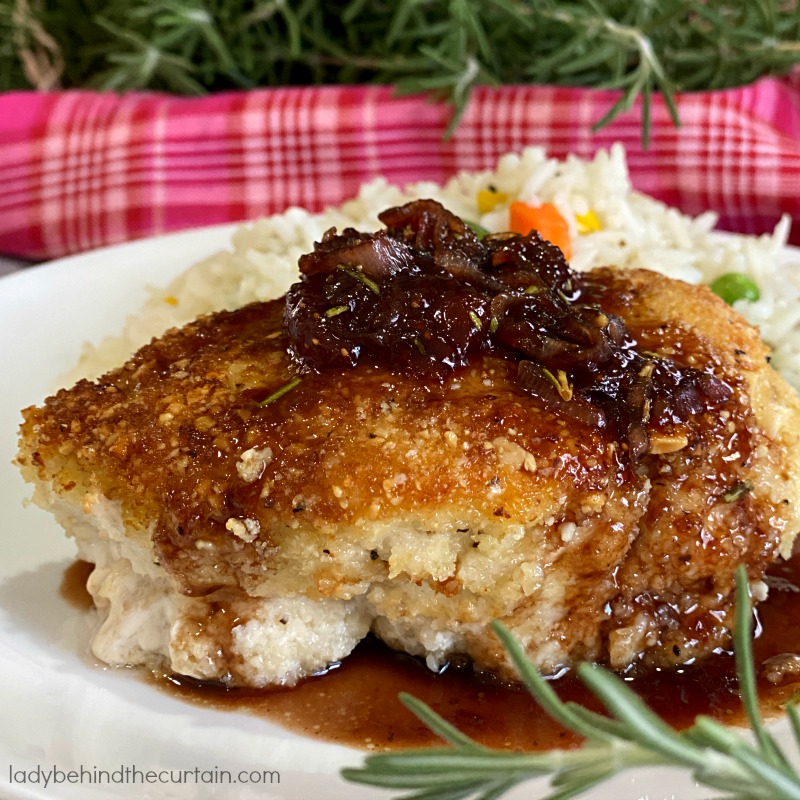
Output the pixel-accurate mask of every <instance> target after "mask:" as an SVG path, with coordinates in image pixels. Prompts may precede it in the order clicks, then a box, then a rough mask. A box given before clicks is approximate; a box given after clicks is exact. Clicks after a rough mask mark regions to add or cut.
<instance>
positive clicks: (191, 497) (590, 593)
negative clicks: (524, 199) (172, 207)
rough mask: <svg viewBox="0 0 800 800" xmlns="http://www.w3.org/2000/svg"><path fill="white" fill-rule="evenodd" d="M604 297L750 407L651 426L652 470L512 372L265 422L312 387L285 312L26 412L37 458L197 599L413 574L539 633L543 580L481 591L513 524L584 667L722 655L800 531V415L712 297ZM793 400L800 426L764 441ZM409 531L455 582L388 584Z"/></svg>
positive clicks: (298, 410) (612, 278) (322, 402)
mask: <svg viewBox="0 0 800 800" xmlns="http://www.w3.org/2000/svg"><path fill="white" fill-rule="evenodd" d="M593 280H595V281H597V282H598V283H600V284H602V285H603V286H604V287H607V291H606V292H604V300H603V304H604V305H603V308H604V310H605V311H607V312H611V313H614V314H618V315H619V316H621V317H622V318H623V319H624V320H625V322H626V323H627V325H628V327H629V329H630V330H631V332H632V333H633V335H634V336H635V337H636V338H637V340H638V342H639V347H640V348H642V349H645V350H648V351H652V352H653V353H656V354H658V355H662V356H670V357H673V358H675V359H676V360H678V361H679V362H680V363H682V364H684V365H688V366H693V367H696V368H699V369H702V370H709V371H713V372H714V374H715V375H716V376H717V377H719V378H721V379H722V380H724V381H726V383H728V384H729V385H730V386H731V387H732V388H733V390H734V394H733V398H732V399H731V400H730V401H729V402H727V403H725V404H724V405H722V406H719V407H717V408H715V409H714V410H713V411H707V412H705V413H703V414H700V415H698V416H697V417H696V418H694V419H692V420H691V421H690V423H688V424H683V423H680V424H675V425H665V426H664V427H663V428H662V429H661V430H658V431H651V435H652V439H653V445H654V453H652V454H651V455H648V456H646V457H645V459H644V460H643V461H642V462H641V464H639V465H637V466H635V467H634V466H632V465H631V464H630V462H629V460H628V459H627V458H626V455H625V452H624V444H623V443H621V442H620V441H618V440H617V439H616V438H615V436H614V435H613V433H612V432H610V429H608V428H607V429H604V430H596V429H592V428H590V427H589V426H587V425H584V424H581V423H579V422H577V421H575V420H566V419H564V418H561V417H559V416H557V415H556V414H554V413H553V412H552V411H550V410H548V408H547V407H546V406H545V405H544V404H543V403H542V402H541V401H540V400H538V399H537V398H535V397H533V396H531V395H528V394H526V393H524V392H523V391H522V390H521V389H520V388H519V386H518V384H517V382H516V379H515V377H516V364H515V363H513V362H510V361H506V360H502V359H498V358H493V357H484V358H482V359H480V360H478V361H476V362H475V363H474V364H472V365H471V366H469V367H468V368H465V369H462V370H460V371H457V372H456V373H454V374H453V375H452V376H451V377H450V378H448V379H446V380H445V381H444V382H443V383H442V384H438V383H430V384H423V383H421V382H420V381H419V379H415V378H410V377H408V376H404V375H401V374H393V373H391V372H389V371H387V370H383V369H378V368H374V367H366V366H359V367H358V368H356V369H353V370H350V371H338V370H336V371H332V372H329V373H323V374H321V375H309V376H306V377H305V378H304V379H303V381H302V383H301V384H300V385H299V386H297V387H296V388H294V389H293V390H292V391H290V392H289V393H287V394H286V395H285V396H283V397H282V398H280V399H279V400H277V401H275V402H273V403H270V404H268V405H266V406H263V407H262V406H260V405H259V403H260V402H261V401H262V400H264V398H266V397H268V396H269V395H270V394H271V393H272V392H274V391H275V390H276V389H278V388H279V387H281V386H283V385H285V384H286V383H287V381H289V379H290V378H291V377H292V374H293V373H292V370H291V367H290V364H289V362H288V359H287V356H286V354H285V342H284V339H283V334H282V333H280V323H281V315H282V309H283V307H282V303H281V302H280V301H275V302H272V303H265V304H254V305H250V306H247V307H245V308H243V309H240V310H238V311H234V312H222V313H219V314H214V315H211V316H207V317H204V318H201V319H200V320H198V321H197V322H195V323H192V324H191V325H189V326H187V327H185V328H183V329H181V330H173V331H170V332H168V333H167V334H165V335H164V336H163V337H161V338H160V339H157V340H155V341H154V342H152V343H151V344H150V345H148V346H147V347H144V348H142V350H140V351H139V352H138V353H137V354H136V355H135V356H134V357H133V358H132V359H131V360H130V361H129V362H128V363H127V364H125V365H124V366H123V367H122V368H120V369H118V370H115V371H113V372H111V373H109V374H108V375H106V376H104V377H103V378H102V379H100V380H99V381H98V382H96V383H89V382H86V381H83V382H81V383H79V384H78V385H77V386H76V387H74V388H73V389H70V390H65V391H61V392H59V393H58V394H57V395H55V396H54V397H52V398H49V399H48V400H47V401H46V403H45V405H44V406H43V407H42V408H29V409H26V411H25V412H24V414H25V422H24V425H23V428H22V451H21V456H20V461H21V463H22V464H23V467H24V469H26V471H27V473H28V476H29V477H31V476H32V475H33V474H34V473H35V474H36V477H37V478H38V479H39V480H45V481H53V482H54V484H55V486H56V487H57V490H58V491H61V492H63V493H67V494H69V493H70V492H74V493H75V496H76V497H78V498H80V497H81V496H83V495H84V494H85V493H86V492H97V493H100V494H102V495H105V496H107V497H109V498H111V499H112V500H119V501H120V502H121V505H122V509H123V512H124V515H125V518H126V521H127V522H128V524H129V525H130V527H131V529H132V533H131V535H134V536H140V537H142V540H143V541H144V540H145V539H146V538H149V535H150V534H149V526H150V525H151V523H153V522H155V528H154V533H153V539H152V541H153V552H154V557H155V558H157V559H158V561H159V562H160V564H161V565H162V566H163V567H164V568H165V569H166V570H167V571H168V572H170V573H171V574H172V575H173V577H174V579H175V580H176V581H177V583H178V585H179V586H180V588H181V590H182V591H183V592H185V593H187V594H207V593H211V592H214V591H217V590H219V589H220V588H221V587H229V588H231V587H236V586H240V587H242V588H244V589H245V590H246V591H247V592H248V593H249V594H252V595H259V594H270V593H272V592H276V591H285V592H288V593H294V594H304V595H307V596H309V597H312V598H320V597H328V596H330V597H348V596H353V595H355V594H359V593H364V592H365V591H367V589H368V587H369V586H370V585H371V584H375V585H377V584H379V583H380V582H381V581H389V580H394V579H395V578H397V577H398V575H399V576H400V577H401V578H403V577H405V579H406V581H407V582H408V584H409V586H411V585H412V584H413V585H416V586H417V587H419V586H421V585H422V584H423V583H424V584H425V586H426V587H428V588H429V589H430V592H431V597H433V598H448V601H447V602H448V603H449V604H450V605H449V606H448V608H452V609H455V610H454V611H450V612H448V613H452V614H454V615H455V616H456V617H457V620H456V621H457V622H458V623H459V624H462V623H463V624H465V625H466V624H469V623H470V622H471V620H472V621H475V620H477V617H478V616H480V615H481V614H489V615H490V616H489V617H488V619H491V618H492V616H499V617H503V618H506V619H508V620H511V621H514V620H516V621H518V622H520V621H521V620H522V621H524V619H525V618H526V617H525V615H526V614H530V613H533V609H535V608H536V607H537V604H541V603H542V602H543V598H544V595H543V592H546V591H549V590H548V589H547V581H546V580H545V579H541V580H540V579H538V578H537V579H534V578H533V577H531V578H530V582H529V583H528V584H525V582H524V580H523V579H519V580H518V579H517V578H514V580H515V581H517V583H519V582H520V581H522V584H520V585H522V588H521V589H519V587H518V591H517V594H514V593H513V592H511V590H509V589H507V587H506V588H505V589H503V590H499V589H498V590H497V592H496V595H491V593H490V594H489V595H487V596H483V595H481V589H480V588H479V587H480V586H483V585H487V586H488V585H490V584H491V581H488V580H484V579H483V578H479V577H476V576H475V575H473V573H474V572H476V570H477V571H479V570H478V568H477V567H475V566H474V563H475V558H476V557H477V556H476V554H475V553H472V552H470V551H472V550H473V549H474V550H475V551H477V553H478V554H480V553H483V552H486V553H487V554H491V553H492V552H493V548H495V549H496V548H498V547H499V544H498V542H500V541H501V539H502V537H503V535H504V533H503V532H504V531H508V530H511V529H512V528H513V529H514V530H517V529H519V530H520V531H522V533H521V534H520V535H521V536H522V537H523V539H522V540H521V541H522V542H523V544H520V546H519V547H518V548H517V549H516V550H514V553H516V554H517V555H516V556H515V557H518V558H520V559H521V558H522V556H521V555H520V554H523V553H525V554H527V556H526V557H529V558H530V559H531V561H532V562H536V563H535V564H533V563H532V566H531V569H534V567H535V570H540V571H544V574H545V578H546V576H547V571H548V570H550V571H551V572H552V573H553V574H558V575H559V581H560V588H559V591H558V597H557V598H556V599H555V600H554V601H553V602H557V603H558V604H559V606H560V607H561V609H562V611H563V613H560V614H559V615H557V619H556V618H554V621H553V624H552V631H551V633H552V636H553V638H554V639H559V638H560V640H561V641H562V642H564V649H565V650H566V651H568V652H569V653H570V656H571V657H573V658H587V657H588V658H602V659H605V660H610V661H611V662H612V663H615V662H616V661H620V663H623V662H624V658H623V657H622V656H620V658H617V657H616V656H615V655H614V654H615V653H623V652H625V648H626V647H628V646H635V647H638V648H639V650H640V651H645V650H652V651H653V652H656V653H658V656H657V658H656V659H655V662H656V663H663V662H669V661H670V660H672V661H675V662H678V661H681V660H685V658H686V657H689V656H690V655H692V654H693V653H694V652H695V651H696V652H698V653H701V652H703V650H705V649H707V648H708V647H710V646H715V645H716V644H717V643H719V642H722V641H724V639H725V636H726V629H727V626H728V625H729V624H730V618H729V612H730V600H731V590H732V586H733V576H734V571H735V567H736V565H737V564H738V563H739V562H742V561H743V562H745V563H746V564H747V565H748V569H749V572H750V575H751V578H752V579H754V580H755V579H758V578H760V576H761V575H762V574H763V572H764V570H765V568H766V566H767V564H768V563H769V562H770V561H771V560H772V559H773V558H774V557H775V555H776V551H777V548H778V546H779V544H780V542H781V538H782V537H786V536H788V537H789V538H790V539H791V538H792V537H793V535H794V533H795V532H796V529H797V512H796V508H797V502H798V495H799V494H800V490H798V483H797V478H796V477H793V475H795V474H796V473H797V471H796V470H793V465H796V464H797V463H798V461H800V459H799V458H798V444H797V441H796V437H793V436H792V435H790V434H787V433H786V430H787V429H792V430H796V429H797V428H798V427H800V424H799V423H798V421H799V420H800V406H799V405H798V401H797V398H796V396H795V395H794V393H793V392H792V391H791V390H790V389H789V388H788V387H787V386H785V384H784V383H783V382H782V381H781V380H780V379H779V378H778V377H777V376H776V375H774V374H773V372H772V370H771V368H770V367H769V366H768V365H767V363H766V361H765V358H766V355H767V351H766V349H765V348H764V346H763V345H762V344H761V342H760V340H759V339H758V336H757V334H756V333H755V332H754V331H753V330H752V329H751V328H749V326H747V325H746V324H745V323H744V322H743V321H742V320H741V318H739V317H738V315H736V314H735V313H734V312H733V311H732V310H730V309H729V308H728V307H727V306H725V305H724V304H723V303H721V301H719V300H717V299H716V298H714V297H713V296H712V295H711V294H710V293H709V292H707V290H705V289H702V288H700V289H698V288H697V287H689V286H687V285H685V284H681V283H679V282H676V281H670V280H668V279H666V278H664V277H662V276H659V275H656V274H654V273H646V272H644V271H633V272H627V273H622V272H619V271H615V270H597V271H595V273H593ZM764 387H768V389H765V388H764ZM752 397H755V398H757V402H756V403H755V404H754V403H753V402H752V401H751V398H752ZM776 402H777V403H779V405H780V406H781V407H782V408H783V409H784V415H785V417H786V419H788V420H790V422H791V424H786V419H784V424H782V425H781V427H780V429H779V430H777V431H773V432H772V433H771V435H769V436H768V435H767V433H766V432H765V428H767V429H769V422H768V420H767V419H766V418H767V417H768V416H769V414H770V409H769V408H767V407H766V405H767V404H768V403H769V404H774V403H776ZM759 404H760V405H759ZM762 406H763V407H762ZM409 520H410V521H411V522H410V523H409ZM395 521H402V525H405V526H406V527H408V525H409V524H411V525H412V526H416V527H417V528H418V529H419V530H421V531H423V532H424V531H429V532H430V533H431V534H433V533H438V532H442V531H444V532H447V533H448V534H452V536H453V541H457V542H458V543H459V544H458V548H462V549H461V550H458V548H456V549H457V552H455V554H454V555H453V556H452V559H451V560H452V561H453V562H454V565H455V566H454V567H453V568H452V569H451V570H450V572H449V573H448V571H447V570H445V569H444V568H443V571H442V574H440V575H439V574H436V571H435V570H432V569H431V568H430V567H425V568H424V569H423V568H422V567H420V572H419V574H415V573H414V567H413V565H405V566H404V567H403V568H402V569H401V568H400V567H398V566H397V565H396V564H395V565H394V566H393V565H392V563H391V561H390V559H389V557H388V555H387V553H386V552H385V550H386V548H387V547H388V545H386V544H385V542H386V541H387V540H386V530H387V529H390V528H391V527H392V525H393V523H394V522H395ZM514 526H516V527H514ZM137 531H138V533H136V532H137ZM525 537H528V540H526V539H525ZM345 551H347V552H348V554H349V555H348V557H347V559H345V558H344V556H343V555H342V553H344V552H345ZM498 552H499V551H498ZM467 556H469V559H468V558H467ZM470 559H471V560H470ZM467 562H469V564H470V565H472V566H470V570H471V571H470V572H469V574H468V571H467V570H466V568H464V569H462V568H461V566H459V565H462V566H463V565H464V564H467ZM497 568H498V567H497V565H495V566H494V567H491V569H497ZM512 568H513V569H516V570H518V571H519V570H522V569H523V566H522V565H521V564H507V565H503V567H502V569H503V570H505V571H506V573H508V574H507V578H508V580H509V581H511V578H510V577H508V576H510V575H511V570H512ZM486 569H487V570H489V569H490V567H488V566H487V567H486ZM426 570H427V572H426ZM501 571H502V570H501ZM523 572H524V570H523ZM476 574H477V573H476ZM504 574H505V573H504ZM514 574H515V575H516V574H517V573H514ZM520 574H522V573H520ZM481 580H484V582H483V583H481ZM516 585H517V584H515V586H516ZM525 587H527V588H525ZM412 588H413V587H412ZM393 590H394V589H393ZM520 592H522V594H521V595H520ZM526 592H527V593H528V594H527V595H526ZM476 598H478V599H476ZM431 602H434V601H433V600H432V601H431ZM436 602H439V601H438V600H436ZM476 603H477V605H476ZM481 604H482V605H481ZM478 607H480V609H481V610H480V613H479V612H476V611H475V609H476V608H478ZM473 617H474V618H475V619H473ZM488 619H482V623H483V624H485V623H486V622H488ZM525 624H527V623H525ZM525 624H523V622H520V626H521V627H520V631H523V632H524V630H525ZM531 630H532V629H531ZM620 631H622V633H620ZM465 636H466V641H467V642H468V644H469V647H470V648H471V653H472V655H473V656H474V657H476V658H478V659H479V660H482V661H483V663H484V664H486V665H488V666H493V665H494V666H496V665H498V664H501V663H502V656H501V655H500V653H499V648H497V646H496V643H494V641H493V640H492V639H491V637H489V638H488V639H487V638H486V636H485V633H484V635H483V638H481V637H480V636H478V635H476V636H473V637H472V638H470V635H467V634H465ZM637 636H638V637H639V639H638V640H636V641H634V639H636V637H637ZM626 637H627V638H626ZM620 659H621V660H620Z"/></svg>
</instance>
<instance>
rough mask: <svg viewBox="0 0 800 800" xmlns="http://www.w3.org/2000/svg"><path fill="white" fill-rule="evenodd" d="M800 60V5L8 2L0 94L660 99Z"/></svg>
mask: <svg viewBox="0 0 800 800" xmlns="http://www.w3.org/2000/svg"><path fill="white" fill-rule="evenodd" d="M798 62H800V8H798V3H797V0H724V1H722V2H721V1H720V0H706V2H696V1H695V0H640V1H638V2H631V1H630V0H560V1H559V0H261V1H259V0H256V1H255V2H254V1H253V0H249V1H247V0H189V2H181V1H180V0H103V1H101V0H59V2H46V0H0V90H8V89H22V88H45V89H48V88H54V87H63V88H69V87H91V88H97V89H115V90H128V89H153V90H161V91H167V92H174V93H178V94H202V93H205V92H212V91H218V90H225V89H236V88H251V87H257V86H276V85H303V84H344V83H387V84H392V85H394V86H395V87H396V88H397V90H398V91H400V92H418V91H427V92H433V93H435V94H436V95H437V96H440V97H441V98H443V99H445V100H447V101H449V102H450V103H452V105H453V108H454V116H453V124H455V123H456V121H457V119H458V115H459V114H460V113H461V112H462V111H463V109H464V107H465V104H466V102H467V100H468V98H469V94H470V91H471V90H472V89H473V88H474V87H475V86H478V85H482V84H489V85H497V84H504V83H551V84H563V85H569V86H590V87H604V88H616V89H620V90H622V92H623V95H622V98H621V100H620V102H619V103H617V104H616V105H615V106H614V107H613V108H612V109H609V114H608V115H606V117H604V119H603V120H600V121H599V123H598V124H603V123H604V122H607V121H609V119H611V118H613V116H615V115H616V114H617V113H619V112H620V111H622V110H624V109H625V108H628V107H629V106H630V105H631V104H632V102H633V101H634V99H635V98H636V97H637V96H641V97H642V98H643V100H644V102H643V104H642V113H643V122H644V129H645V131H646V130H647V128H648V127H649V118H648V113H649V98H650V96H651V94H652V93H653V92H661V93H662V94H663V95H664V96H665V98H666V99H667V100H668V101H669V102H670V104H671V99H672V95H673V93H674V92H675V91H679V90H697V89H718V88H723V87H729V86H736V85H742V84H745V83H748V82H750V81H752V80H754V79H755V78H758V77H759V76H762V75H766V74H781V73H785V72H786V71H788V70H789V69H790V68H791V67H792V66H793V65H794V64H796V63H798Z"/></svg>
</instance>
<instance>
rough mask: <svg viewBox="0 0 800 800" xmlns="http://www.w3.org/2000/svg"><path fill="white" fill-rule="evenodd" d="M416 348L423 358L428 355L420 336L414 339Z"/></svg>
mask: <svg viewBox="0 0 800 800" xmlns="http://www.w3.org/2000/svg"><path fill="white" fill-rule="evenodd" d="M414 347H416V348H417V350H419V352H420V353H421V354H422V355H423V356H425V355H427V354H428V351H427V350H426V349H425V345H424V344H423V343H422V339H420V338H419V336H415V337H414Z"/></svg>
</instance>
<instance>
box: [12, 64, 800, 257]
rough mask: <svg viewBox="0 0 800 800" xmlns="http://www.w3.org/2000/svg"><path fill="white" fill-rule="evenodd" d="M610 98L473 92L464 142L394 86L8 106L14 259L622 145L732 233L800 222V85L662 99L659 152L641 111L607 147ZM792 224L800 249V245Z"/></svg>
mask: <svg viewBox="0 0 800 800" xmlns="http://www.w3.org/2000/svg"><path fill="white" fill-rule="evenodd" d="M617 97H618V95H616V94H615V93H613V92H602V91H595V90H587V89H569V88H557V87H546V86H507V87H501V88H485V89H480V90H478V91H476V92H475V93H474V95H473V97H472V99H471V101H470V104H469V107H468V109H467V111H466V113H465V115H464V117H463V120H462V122H461V124H460V125H459V127H458V128H457V129H456V132H455V134H454V135H453V136H452V137H451V138H450V139H443V133H444V131H445V129H446V127H447V124H448V122H449V109H448V108H447V107H445V106H442V105H440V104H435V103H431V102H430V101H429V100H428V99H426V98H422V97H395V96H393V94H392V92H391V90H390V89H388V88H386V87H322V88H292V89H274V90H259V91H252V92H242V93H230V94H220V95H214V96H211V97H207V98H201V99H194V98H175V97H167V96H163V95H154V94H131V95H124V96H117V95H113V94H97V93H91V92H77V91H75V92H60V93H51V94H37V93H28V92H20V93H9V94H5V95H0V187H2V188H1V189H0V253H5V254H7V255H16V256H22V257H28V258H34V259H42V258H53V257H58V256H62V255H66V254H70V253H76V252H80V251H83V250H88V249H91V248H94V247H98V246H101V245H106V244H113V243H117V242H122V241H126V240H129V239H135V238H138V237H143V236H149V235H152V234H156V233H162V232H166V231H172V230H177V229H181V228H188V227H193V226H201V225H208V224H213V223H219V222H230V221H238V220H245V219H250V218H255V217H258V216H261V215H265V214H271V213H274V212H279V211H282V210H283V209H285V208H287V207H288V206H290V205H302V206H306V207H309V208H312V209H320V208H322V207H324V206H326V205H329V204H338V203H340V202H342V201H344V200H346V199H347V198H348V197H351V196H352V195H353V194H355V193H356V191H357V190H358V187H359V185H360V184H361V183H363V182H364V181H366V180H369V179H371V178H374V177H376V176H379V175H380V176H384V177H385V178H386V179H387V180H389V181H391V182H396V183H400V184H404V183H407V182H409V181H414V180H420V179H428V180H433V181H437V182H441V181H444V180H446V179H447V178H449V177H450V176H452V175H453V174H455V173H456V172H457V171H459V170H462V169H467V170H476V169H487V168H490V167H491V166H492V165H493V164H494V162H495V161H496V159H497V158H498V157H499V156H500V155H502V154H503V153H505V152H508V151H512V150H519V149H521V148H523V147H525V146H529V145H540V146H542V147H544V148H546V150H547V151H548V153H550V154H551V155H553V156H558V157H563V156H566V155H567V154H568V153H574V154H576V155H578V156H582V157H589V156H591V155H592V154H593V153H594V152H595V151H597V150H598V149H601V148H608V147H609V146H610V145H611V144H612V143H614V142H622V143H623V144H624V145H625V147H626V149H627V152H628V161H629V166H630V171H631V177H632V180H633V184H634V186H635V187H636V188H638V189H639V190H641V191H644V192H647V193H649V194H651V195H654V196H655V197H658V198H660V199H662V200H664V201H666V202H668V203H670V204H672V205H675V206H677V207H679V208H680V209H682V210H683V211H685V212H688V213H693V214H694V213H699V212H701V211H704V210H707V209H713V210H714V211H717V212H718V213H719V215H720V225H721V227H723V228H727V229H729V230H736V231H742V232H747V233H758V232H762V231H766V230H770V229H771V228H772V227H773V225H774V224H775V222H776V221H777V219H778V217H779V216H780V215H781V214H782V213H789V214H791V215H792V216H793V217H794V218H795V219H798V220H800V74H799V73H797V72H796V73H795V74H794V76H793V77H791V78H789V79H786V80H776V79H769V78H767V79H762V80H761V81H759V82H757V83H755V84H753V85H751V86H748V87H745V88H741V89H734V90H727V91H720V92H710V93H697V94H686V95H682V96H680V97H679V98H678V107H679V112H680V116H681V120H682V126H681V128H680V129H677V130H676V129H675V128H674V127H673V126H672V124H671V122H670V120H669V118H668V115H667V111H666V108H665V106H664V104H663V102H662V101H661V99H660V98H654V100H653V108H652V120H653V133H652V139H651V144H650V148H649V150H646V151H645V150H643V149H642V146H641V140H640V127H639V113H640V112H639V108H638V107H636V108H634V109H632V110H631V111H630V112H628V113H626V114H624V115H623V116H621V117H620V118H618V119H617V120H616V121H615V122H614V123H613V124H612V125H610V126H608V127H606V128H603V129H602V130H600V131H599V132H597V133H593V132H592V130H591V126H592V123H594V122H595V121H597V120H598V119H599V118H600V117H601V116H602V115H603V113H604V112H605V111H606V110H607V109H608V108H609V107H610V106H611V104H612V103H613V102H614V101H615V100H616V99H617ZM799 228H800V226H796V227H795V233H794V235H795V237H798V236H800V234H799V233H798V229H799Z"/></svg>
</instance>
